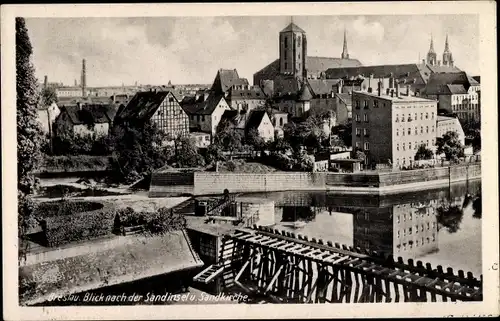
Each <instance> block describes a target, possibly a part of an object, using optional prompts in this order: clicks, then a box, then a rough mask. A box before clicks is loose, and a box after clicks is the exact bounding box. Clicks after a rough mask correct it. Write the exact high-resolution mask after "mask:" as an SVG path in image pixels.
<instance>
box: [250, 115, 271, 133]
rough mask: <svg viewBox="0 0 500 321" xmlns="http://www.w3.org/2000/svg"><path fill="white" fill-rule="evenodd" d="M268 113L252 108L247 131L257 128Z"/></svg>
mask: <svg viewBox="0 0 500 321" xmlns="http://www.w3.org/2000/svg"><path fill="white" fill-rule="evenodd" d="M266 115H267V113H266V111H265V110H252V111H251V112H250V116H249V117H248V121H247V123H246V126H245V131H247V132H248V131H249V130H251V129H257V128H259V126H260V123H262V120H263V119H264V117H266Z"/></svg>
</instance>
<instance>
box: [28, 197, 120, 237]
mask: <svg viewBox="0 0 500 321" xmlns="http://www.w3.org/2000/svg"><path fill="white" fill-rule="evenodd" d="M40 205H42V208H43V209H44V210H43V211H41V212H39V214H38V215H37V218H38V219H39V221H40V223H41V225H42V227H43V230H44V234H45V237H46V240H47V246H52V247H53V246H59V245H63V244H67V243H70V242H75V241H76V242H77V241H83V240H89V239H93V238H96V237H99V236H104V235H106V234H110V233H111V232H112V228H113V219H114V214H115V210H114V207H113V206H112V205H111V204H110V203H98V202H84V201H69V200H62V201H57V202H47V203H42V204H40Z"/></svg>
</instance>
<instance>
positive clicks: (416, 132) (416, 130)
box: [415, 127, 418, 135]
mask: <svg viewBox="0 0 500 321" xmlns="http://www.w3.org/2000/svg"><path fill="white" fill-rule="evenodd" d="M415 135H418V129H417V127H415Z"/></svg>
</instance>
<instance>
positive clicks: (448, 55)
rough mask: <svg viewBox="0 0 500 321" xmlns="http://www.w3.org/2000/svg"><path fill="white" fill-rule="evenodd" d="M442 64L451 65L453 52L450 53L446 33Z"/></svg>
mask: <svg viewBox="0 0 500 321" xmlns="http://www.w3.org/2000/svg"><path fill="white" fill-rule="evenodd" d="M443 65H444V66H449V67H453V54H452V53H451V51H450V46H449V44H448V35H446V42H445V44H444V52H443Z"/></svg>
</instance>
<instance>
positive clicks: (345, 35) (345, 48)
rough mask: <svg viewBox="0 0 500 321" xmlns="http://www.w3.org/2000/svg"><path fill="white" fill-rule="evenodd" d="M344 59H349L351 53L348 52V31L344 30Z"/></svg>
mask: <svg viewBox="0 0 500 321" xmlns="http://www.w3.org/2000/svg"><path fill="white" fill-rule="evenodd" d="M341 58H342V59H349V52H348V51H347V31H346V30H345V28H344V47H343V48H342V55H341Z"/></svg>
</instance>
